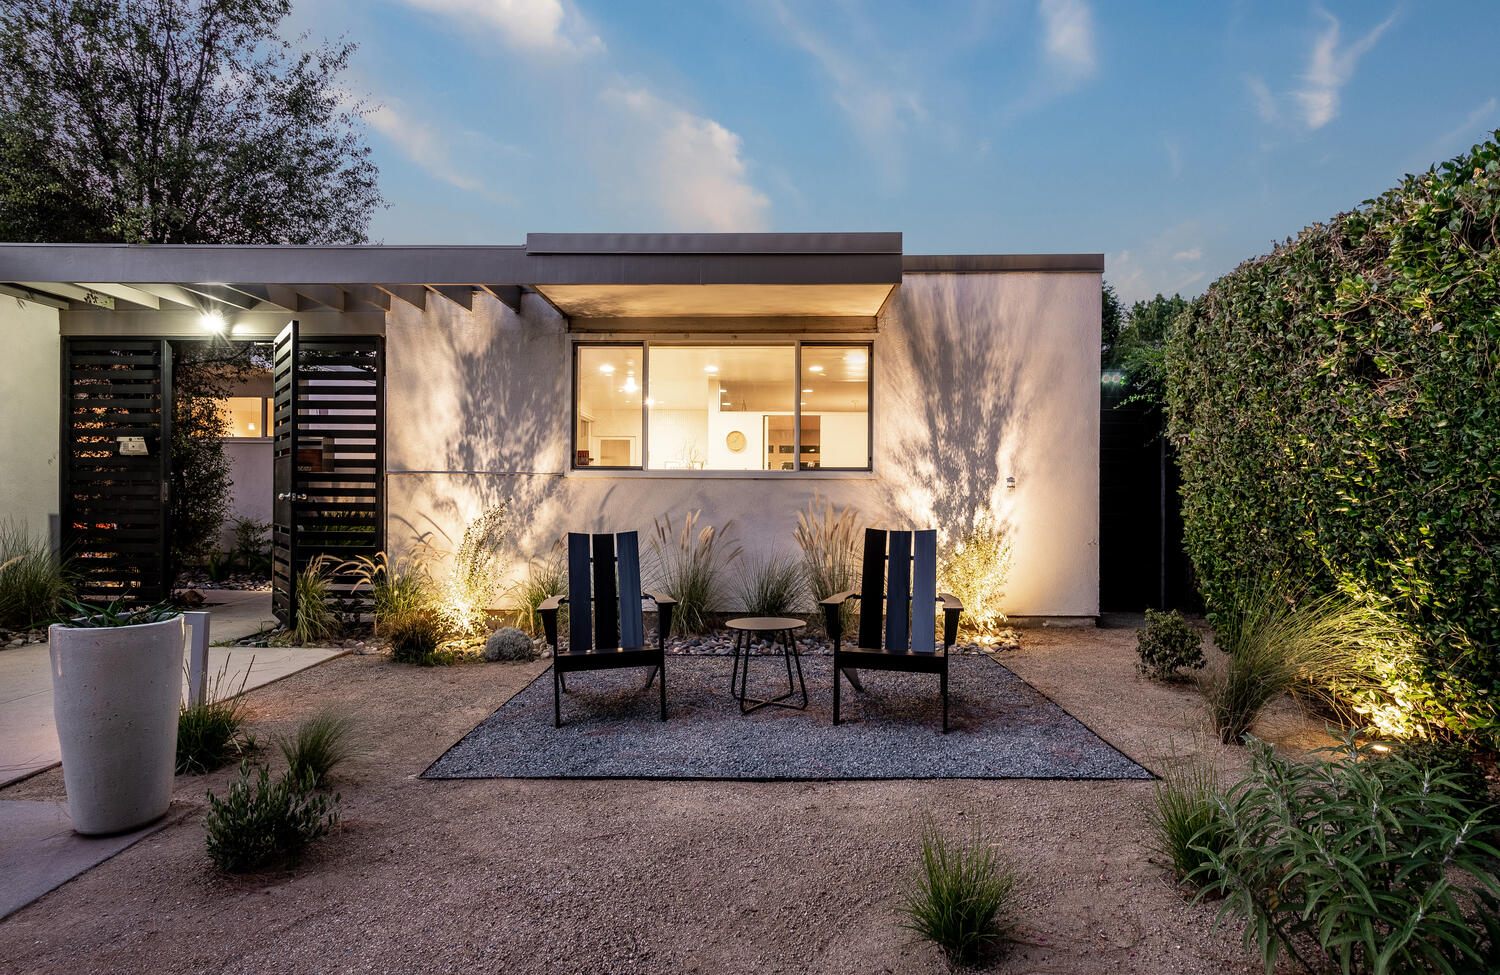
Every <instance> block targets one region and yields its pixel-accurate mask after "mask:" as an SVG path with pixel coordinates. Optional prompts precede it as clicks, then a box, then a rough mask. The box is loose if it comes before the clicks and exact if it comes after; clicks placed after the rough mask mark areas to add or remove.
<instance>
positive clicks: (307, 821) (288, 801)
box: [205, 762, 339, 873]
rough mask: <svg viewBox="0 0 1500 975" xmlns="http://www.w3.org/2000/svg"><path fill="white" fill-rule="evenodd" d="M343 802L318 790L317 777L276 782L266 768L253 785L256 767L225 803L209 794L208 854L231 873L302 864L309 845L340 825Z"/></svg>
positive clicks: (243, 770)
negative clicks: (340, 806)
mask: <svg viewBox="0 0 1500 975" xmlns="http://www.w3.org/2000/svg"><path fill="white" fill-rule="evenodd" d="M338 805H339V797H338V795H337V794H335V795H333V796H332V797H329V796H325V795H320V794H319V793H317V792H315V791H314V790H313V780H312V778H311V776H306V777H303V778H300V779H299V778H295V777H293V776H292V775H290V774H287V775H284V776H282V777H281V778H280V779H278V780H277V781H276V782H275V783H273V782H272V781H271V772H270V770H269V769H268V768H266V767H265V766H264V765H262V766H261V767H260V769H259V771H258V773H257V774H256V777H255V778H254V779H253V780H252V778H251V775H250V764H249V763H248V762H242V763H240V778H239V781H238V782H235V783H233V784H232V785H230V787H229V796H228V797H227V798H225V799H220V798H219V797H218V796H216V795H214V794H213V792H212V791H210V792H209V793H208V816H207V818H206V820H205V825H206V826H207V827H208V855H209V857H210V858H211V859H212V860H213V861H214V863H215V864H217V865H218V867H219V869H220V870H223V871H224V872H226V873H245V872H247V871H251V870H259V869H261V868H262V867H267V866H272V865H275V864H278V863H296V862H297V861H298V860H299V859H300V858H301V856H302V852H303V850H304V849H305V848H306V847H307V845H308V844H309V843H311V842H313V841H314V840H316V839H318V838H319V837H322V836H326V835H327V834H328V831H329V830H331V829H332V828H333V827H334V825H335V824H336V823H337V822H338Z"/></svg>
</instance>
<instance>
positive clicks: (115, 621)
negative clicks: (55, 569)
mask: <svg viewBox="0 0 1500 975" xmlns="http://www.w3.org/2000/svg"><path fill="white" fill-rule="evenodd" d="M62 604H63V606H64V607H65V609H66V613H65V615H66V616H67V619H66V620H65V621H64V623H65V625H67V626H70V627H74V628H75V629H80V630H82V629H95V628H98V627H107V626H144V625H145V624H147V623H162V622H165V621H166V620H169V619H172V618H173V617H174V616H180V615H182V610H180V609H178V608H177V607H176V606H173V605H172V604H171V603H157V604H155V605H154V606H137V605H135V604H134V603H131V602H129V600H128V598H127V597H125V596H121V597H120V598H119V599H116V600H115V601H114V602H110V603H106V604H104V605H103V606H99V605H96V604H94V603H75V602H73V601H72V600H71V599H64V600H63V601H62Z"/></svg>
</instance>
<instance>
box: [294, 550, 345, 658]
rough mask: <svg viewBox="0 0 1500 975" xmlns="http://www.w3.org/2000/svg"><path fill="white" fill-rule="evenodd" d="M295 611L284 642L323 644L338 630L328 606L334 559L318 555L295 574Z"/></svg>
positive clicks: (298, 644) (333, 615)
mask: <svg viewBox="0 0 1500 975" xmlns="http://www.w3.org/2000/svg"><path fill="white" fill-rule="evenodd" d="M296 588H297V611H296V612H295V613H294V614H293V619H292V626H291V629H290V630H288V631H287V633H286V636H285V637H284V642H285V643H287V645H289V646H294V647H306V646H313V645H315V644H318V643H322V642H323V641H324V640H327V639H330V638H331V637H333V635H334V634H336V633H337V632H338V631H339V619H338V616H337V615H336V614H335V613H334V611H333V608H332V607H331V606H330V605H329V599H330V597H331V596H332V594H333V560H332V559H330V558H329V557H328V556H326V555H319V556H318V557H317V558H315V559H313V560H312V561H310V562H308V563H307V565H305V566H303V567H302V571H301V572H299V573H297V581H296Z"/></svg>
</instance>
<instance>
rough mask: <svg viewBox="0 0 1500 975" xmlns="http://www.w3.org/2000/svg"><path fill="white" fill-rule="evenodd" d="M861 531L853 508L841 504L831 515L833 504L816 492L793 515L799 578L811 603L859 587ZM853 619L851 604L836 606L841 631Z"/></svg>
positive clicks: (848, 625)
mask: <svg viewBox="0 0 1500 975" xmlns="http://www.w3.org/2000/svg"><path fill="white" fill-rule="evenodd" d="M863 532H864V523H863V522H862V521H861V519H860V517H859V511H858V510H856V509H855V507H854V506H853V505H845V506H844V510H842V511H840V512H838V513H837V514H835V513H834V511H833V502H832V501H829V500H828V499H826V498H821V497H819V496H818V493H817V492H816V491H814V492H813V499H812V500H811V501H809V502H808V503H807V510H806V511H799V512H797V527H796V529H795V530H794V531H793V533H792V537H793V538H795V539H796V541H797V547H798V548H800V549H802V575H803V578H804V579H805V580H806V583H807V589H808V592H810V593H811V594H812V598H813V600H814V602H820V601H822V600H824V599H827V598H828V597H830V596H834V595H837V594H838V593H841V592H851V591H854V590H857V589H858V588H859V577H860V572H861V566H860V560H861V558H863V555H864V551H863V547H862V546H863V544H864V534H863ZM854 616H855V606H854V603H853V602H852V601H850V602H845V603H844V605H842V606H840V607H839V619H840V620H841V621H842V623H843V629H844V632H846V633H847V632H848V631H849V630H850V629H851V628H852V627H853V625H854ZM819 618H820V619H821V617H819Z"/></svg>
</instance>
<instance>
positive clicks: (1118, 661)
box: [0, 629, 1316, 973]
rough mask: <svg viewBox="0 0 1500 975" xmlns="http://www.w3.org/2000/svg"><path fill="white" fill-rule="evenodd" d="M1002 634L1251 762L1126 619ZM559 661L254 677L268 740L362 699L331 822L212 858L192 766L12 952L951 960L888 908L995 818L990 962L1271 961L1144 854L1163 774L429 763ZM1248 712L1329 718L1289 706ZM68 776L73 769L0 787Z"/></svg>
mask: <svg viewBox="0 0 1500 975" xmlns="http://www.w3.org/2000/svg"><path fill="white" fill-rule="evenodd" d="M1002 659H1003V662H1004V664H1005V665H1006V666H1007V667H1008V668H1010V669H1011V670H1013V671H1014V672H1015V673H1016V674H1017V675H1018V676H1019V677H1021V678H1022V679H1023V680H1025V681H1027V682H1028V683H1030V684H1031V685H1032V686H1034V687H1035V688H1036V689H1037V690H1038V691H1040V692H1041V693H1042V694H1045V695H1046V696H1047V697H1049V698H1051V699H1052V700H1054V701H1056V702H1057V703H1058V704H1059V705H1061V706H1062V707H1063V708H1065V709H1066V710H1067V711H1068V712H1070V713H1071V714H1073V715H1074V716H1076V717H1077V718H1078V719H1079V720H1080V721H1081V722H1083V723H1084V724H1086V725H1087V726H1088V727H1089V728H1090V729H1092V730H1093V731H1094V732H1096V733H1097V734H1098V735H1099V736H1100V737H1101V738H1103V739H1104V740H1105V741H1107V742H1108V743H1109V744H1110V745H1112V746H1114V747H1115V748H1117V749H1119V751H1120V752H1122V753H1123V754H1124V755H1125V756H1128V757H1129V758H1130V759H1132V760H1134V761H1135V762H1138V763H1139V764H1140V765H1142V766H1144V767H1145V768H1147V769H1160V768H1162V767H1163V766H1164V764H1165V763H1167V762H1170V761H1171V760H1172V757H1173V756H1174V755H1175V756H1187V755H1190V754H1194V753H1195V752H1196V753H1201V754H1202V755H1204V756H1206V757H1208V758H1209V759H1210V760H1212V761H1214V762H1216V763H1217V764H1218V765H1219V766H1220V767H1221V768H1223V769H1224V770H1226V771H1232V770H1233V769H1234V768H1236V767H1237V766H1238V764H1239V763H1240V762H1241V761H1242V753H1241V752H1240V750H1238V749H1229V748H1225V747H1222V746H1220V745H1219V744H1218V743H1217V741H1216V740H1215V739H1214V738H1213V737H1212V736H1211V735H1207V734H1204V733H1203V731H1202V719H1201V715H1200V712H1199V710H1198V700H1199V699H1198V696H1197V694H1196V693H1195V692H1194V691H1192V690H1190V689H1188V688H1174V687H1164V686H1160V685H1153V684H1149V683H1147V682H1146V681H1144V680H1142V679H1140V678H1138V677H1137V676H1136V675H1135V673H1134V669H1133V667H1134V660H1135V655H1134V634H1133V633H1132V632H1131V630H1129V629H1098V630H1093V629H1076V630H1030V631H1026V633H1025V635H1024V637H1023V641H1022V649H1021V650H1019V651H1015V652H1010V653H1006V654H1005V655H1004V656H1003V658H1002ZM545 668H546V661H537V662H535V663H532V664H519V665H504V664H488V665H465V666H457V667H447V668H433V669H427V670H421V669H412V668H407V667H403V666H398V665H394V664H392V663H390V662H389V661H388V660H385V659H383V658H380V657H373V656H348V657H343V658H340V659H337V660H334V661H331V662H329V663H327V664H325V665H323V666H321V667H317V668H314V669H312V670H308V671H305V672H303V673H300V674H296V675H293V676H291V677H288V678H286V679H284V680H282V681H279V682H277V683H275V684H272V685H270V686H267V687H264V688H261V689H258V690H256V691H254V692H252V693H251V694H250V696H249V704H250V712H251V715H252V727H251V730H252V732H253V733H254V734H255V735H256V736H257V737H258V738H260V739H261V741H262V742H267V741H268V740H269V738H270V737H271V736H272V735H273V734H275V733H276V732H278V731H282V730H286V729H289V728H290V727H292V726H293V725H294V724H295V723H296V721H297V720H299V719H300V718H302V717H305V716H306V715H307V714H309V713H311V712H312V711H315V710H317V709H319V708H321V707H323V706H325V705H328V704H333V705H338V706H342V707H344V708H347V709H348V710H349V711H350V712H351V713H353V714H354V715H355V717H356V720H357V721H358V725H359V738H360V743H361V746H362V749H363V750H362V751H361V753H360V754H359V755H358V756H357V757H356V758H355V759H354V760H352V761H351V762H350V764H349V765H348V766H347V767H346V769H344V770H343V771H342V773H341V774H340V775H339V776H338V781H337V782H336V784H335V785H336V788H337V789H338V790H339V791H340V792H341V793H342V796H343V821H342V823H341V826H340V828H339V829H338V831H337V832H336V833H335V834H334V835H333V836H331V837H329V838H327V839H325V840H323V841H322V842H321V843H320V844H319V845H317V846H316V847H314V849H313V852H312V854H311V855H310V856H309V857H308V858H307V859H306V860H305V861H304V862H303V864H302V865H301V866H300V867H299V868H297V869H295V870H292V871H285V872H280V873H274V874H265V875H257V876H253V877H248V878H228V877H225V876H222V875H219V874H217V873H216V872H215V871H214V870H213V868H212V867H211V865H210V864H209V862H208V859H207V857H206V855H205V853H204V849H203V816H202V811H203V807H204V806H205V802H204V798H203V797H204V790H205V789H208V788H212V789H214V790H216V791H221V792H222V791H223V790H224V789H225V788H227V785H228V783H229V781H230V780H231V779H232V777H233V776H234V771H233V770H231V769H226V770H223V771H220V772H217V773H214V774H212V775H209V776H205V777H201V778H195V777H179V778H178V780H177V789H176V797H175V801H176V802H177V803H180V804H181V805H182V806H183V807H185V808H186V809H187V812H188V814H187V815H186V816H184V817H183V818H182V819H181V820H179V821H177V822H175V823H173V824H171V825H169V826H167V827H166V828H164V829H162V830H161V831H159V832H158V833H156V834H154V835H151V836H149V837H147V838H146V839H144V840H142V841H141V842H139V843H137V844H135V845H134V846H132V847H131V848H129V849H127V850H125V851H124V852H123V853H121V854H120V855H118V856H116V857H114V858H113V859H111V860H109V861H107V862H105V863H104V864H102V865H100V866H99V867H97V868H95V869H93V870H91V871H89V872H88V873H86V874H84V875H82V876H81V877H79V878H77V879H76V880H74V881H71V882H69V883H67V884H65V885H64V886H63V887H61V888H59V889H58V890H56V891H53V892H52V893H51V894H48V895H47V896H45V897H43V898H41V899H40V900H38V901H37V902H35V903H33V904H31V905H30V906H28V907H26V908H24V909H22V910H21V911H19V912H18V913H16V914H15V915H13V916H11V917H10V918H8V919H7V920H5V921H3V922H0V958H3V959H4V960H5V962H4V964H5V966H6V967H5V969H4V970H6V971H17V972H22V971H24V972H35V973H64V972H66V973H77V972H142V973H146V972H152V973H154V972H159V971H173V972H198V971H203V972H209V971H213V972H226V973H237V972H245V973H249V972H256V973H261V972H331V971H338V972H384V971H424V972H465V973H468V972H472V971H475V970H480V971H505V972H622V973H623V972H646V971H651V972H704V973H718V972H749V971H768V972H803V971H811V972H840V973H842V972H852V971H860V972H882V971H887V972H942V971H944V970H945V965H944V962H943V961H942V959H941V957H940V955H939V954H938V952H937V950H936V949H935V948H933V947H931V946H928V945H920V944H913V943H911V942H910V940H909V937H908V936H907V934H906V933H905V932H904V931H902V930H901V929H900V928H899V927H898V925H897V921H896V917H895V915H894V913H893V909H894V907H895V905H896V904H897V901H898V891H899V890H900V889H901V888H902V886H903V884H904V883H905V882H906V881H907V879H908V878H909V877H910V874H911V870H912V866H913V864H914V861H915V856H916V852H917V847H918V837H919V833H920V830H921V827H922V824H923V822H924V821H925V820H926V819H928V818H931V819H932V820H933V821H935V822H936V823H938V824H940V825H943V826H946V827H950V828H951V829H953V830H956V831H962V830H965V829H967V828H968V827H967V824H969V823H971V822H973V821H974V820H975V819H976V818H979V819H982V821H983V823H984V825H985V828H986V830H987V832H989V833H990V834H991V835H992V836H993V837H994V838H995V839H996V840H997V841H998V842H999V843H1000V844H1001V845H1002V847H1003V849H1004V850H1005V851H1006V853H1007V854H1008V855H1009V856H1010V857H1011V858H1012V860H1013V861H1014V862H1015V863H1016V865H1017V866H1018V867H1019V870H1020V873H1021V876H1022V878H1023V882H1024V884H1025V889H1026V892H1025V896H1024V907H1023V916H1022V917H1021V919H1020V924H1019V928H1018V938H1019V940H1018V941H1017V942H1015V943H1013V944H1011V945H1009V946H1008V947H1007V948H1005V949H1004V950H1002V951H1001V952H999V953H998V954H997V955H996V956H995V957H993V958H992V959H990V968H991V970H994V971H999V972H1039V971H1042V972H1104V971H1109V972H1226V971H1229V972H1246V973H1249V972H1255V971H1259V970H1260V969H1259V966H1258V965H1256V964H1254V963H1253V962H1252V961H1251V960H1250V959H1249V958H1248V957H1247V956H1246V955H1245V953H1244V952H1243V950H1242V949H1241V948H1240V946H1239V943H1238V941H1239V939H1238V932H1237V931H1233V930H1227V931H1221V932H1219V933H1217V934H1215V933H1213V932H1211V930H1210V926H1211V921H1212V917H1213V910H1214V908H1213V906H1212V905H1194V904H1192V903H1191V902H1190V901H1189V899H1188V898H1185V897H1184V896H1183V895H1182V894H1181V893H1180V892H1179V891H1178V890H1176V889H1175V888H1174V887H1173V886H1172V884H1171V883H1170V881H1169V880H1168V879H1167V877H1166V875H1165V872H1164V870H1163V869H1162V868H1161V867H1160V866H1159V865H1158V864H1156V863H1153V862H1152V860H1151V858H1150V853H1149V851H1148V849H1147V848H1146V832H1145V829H1144V825H1143V818H1142V811H1141V803H1142V802H1143V801H1144V800H1146V799H1147V798H1148V797H1149V795H1150V794H1151V789H1152V785H1151V783H1150V782H1149V781H1143V780H1135V781H1131V780H1113V781H1064V780H1052V781H1036V780H1022V779H1016V780H992V781H984V780H968V779H950V780H926V781H920V780H909V779H896V780H888V781H841V782H840V781H835V782H735V781H680V780H664V781H652V780H638V779H637V780H587V779H573V780H567V779H551V780H547V779H542V780H525V779H478V780H447V781H432V780H425V779H421V778H419V777H418V776H419V775H420V773H421V772H422V771H423V770H424V769H425V768H426V767H427V766H428V765H429V764H430V763H432V762H433V761H434V760H435V759H436V758H438V756H440V755H442V754H443V753H444V751H445V750H447V749H448V748H449V746H450V745H452V744H453V743H454V742H456V741H458V740H459V739H460V738H462V737H463V736H464V735H465V734H466V733H467V732H468V731H469V730H470V729H471V728H474V727H475V726H476V725H478V724H479V723H480V722H481V721H483V720H484V719H485V718H486V717H487V716H488V715H490V714H492V713H493V712H494V711H496V709H497V708H499V707H500V706H501V705H502V704H503V703H504V702H505V701H507V700H508V699H509V698H510V697H511V696H512V695H514V694H515V693H517V692H518V691H520V690H521V689H522V688H524V687H525V686H526V685H527V684H528V683H530V682H531V681H532V680H533V679H534V678H535V677H537V675H538V674H540V673H542V672H543V671H544V670H545ZM810 690H811V688H810ZM819 693H826V688H820V689H819ZM758 717H760V716H759V715H751V716H749V717H747V718H746V719H745V720H746V721H754V720H756V719H757V718H758ZM1257 730H1258V732H1259V733H1261V734H1263V735H1268V736H1271V737H1273V738H1276V739H1278V740H1281V741H1283V742H1288V743H1292V744H1294V745H1297V746H1305V745H1311V744H1314V743H1315V742H1314V739H1315V737H1316V735H1315V734H1314V732H1313V731H1312V730H1311V725H1310V724H1308V723H1306V722H1304V721H1302V720H1301V719H1300V718H1299V717H1298V716H1297V715H1295V714H1293V713H1291V712H1288V711H1278V712H1275V713H1272V714H1271V715H1269V716H1268V718H1267V719H1265V720H1263V722H1262V723H1261V725H1260V726H1258V728H1257ZM950 737H951V736H950ZM262 756H263V757H267V758H269V755H268V754H267V752H266V751H263V752H262ZM273 766H274V763H273ZM62 795H63V792H62V779H61V774H60V772H58V771H56V770H53V771H50V772H46V773H43V774H41V775H39V776H36V777H34V778H32V779H29V780H27V781H25V782H22V783H19V784H17V785H15V786H12V787H10V788H8V789H5V790H0V798H5V799H60V798H62ZM622 905H627V906H622Z"/></svg>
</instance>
